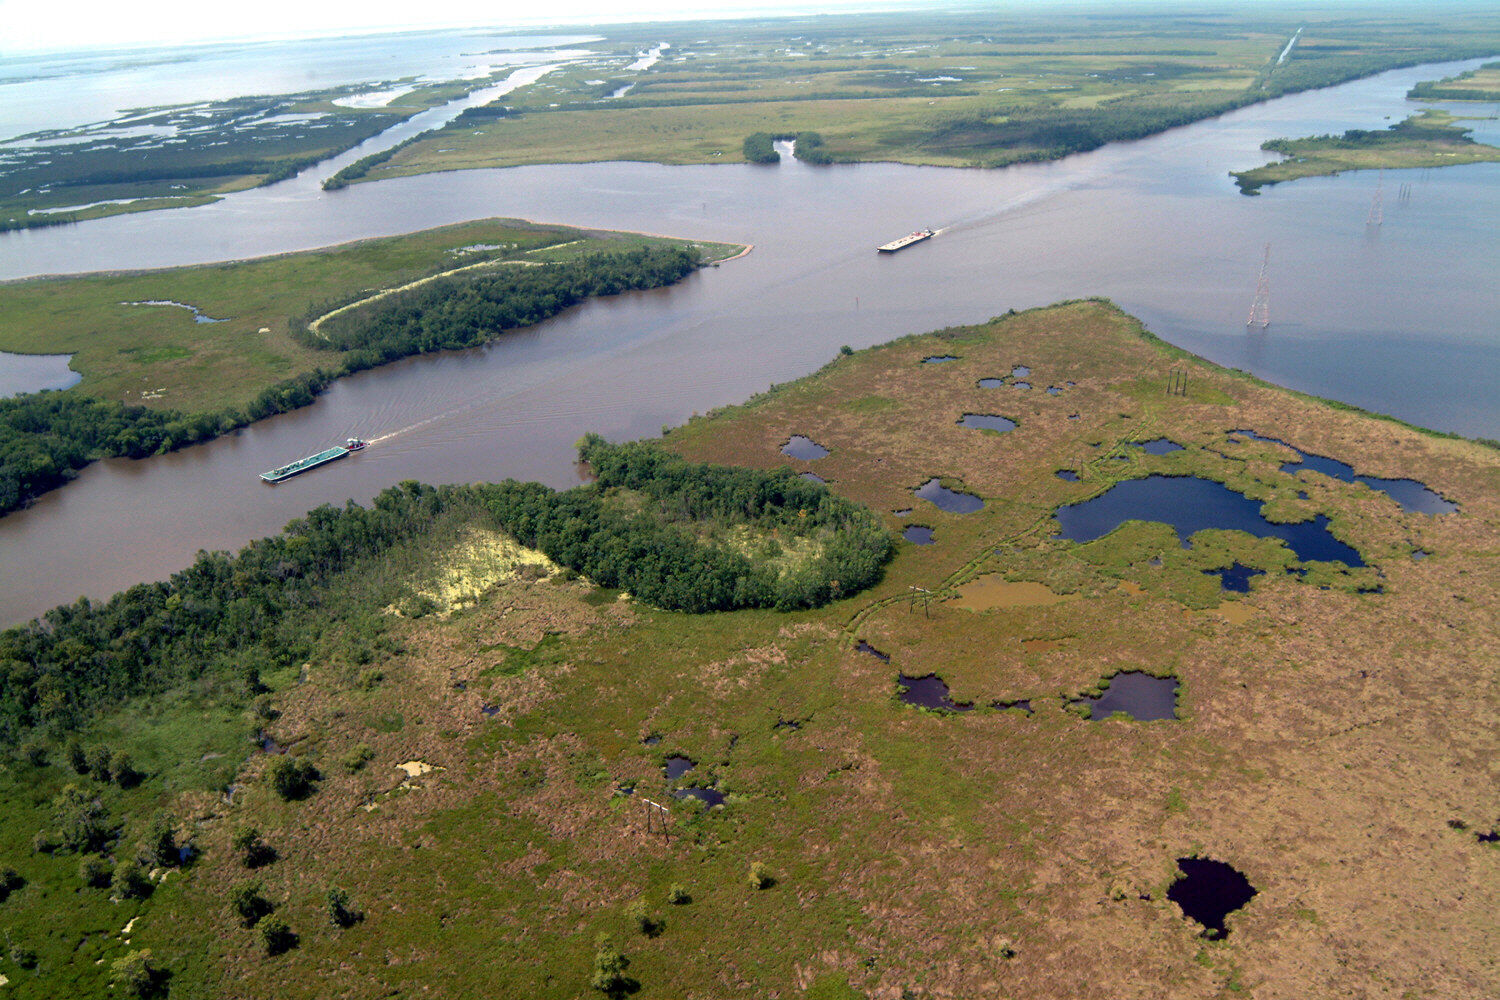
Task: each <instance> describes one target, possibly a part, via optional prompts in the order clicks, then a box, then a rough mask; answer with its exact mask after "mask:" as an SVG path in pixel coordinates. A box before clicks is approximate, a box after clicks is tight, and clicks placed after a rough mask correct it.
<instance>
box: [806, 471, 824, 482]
mask: <svg viewBox="0 0 1500 1000" xmlns="http://www.w3.org/2000/svg"><path fill="white" fill-rule="evenodd" d="M802 478H803V479H806V480H807V481H808V482H810V483H826V482H828V480H826V479H824V478H823V477H822V476H820V475H818V474H817V473H816V472H804V473H802Z"/></svg>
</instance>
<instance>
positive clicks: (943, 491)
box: [913, 477, 984, 514]
mask: <svg viewBox="0 0 1500 1000" xmlns="http://www.w3.org/2000/svg"><path fill="white" fill-rule="evenodd" d="M913 492H914V493H916V495H917V496H919V497H921V498H922V499H923V500H926V501H927V502H928V503H930V504H933V505H934V506H936V507H937V508H938V510H946V511H947V512H948V513H950V514H972V513H974V512H975V511H976V510H982V509H983V508H984V501H983V500H981V499H979V498H978V497H977V496H975V495H974V494H972V493H960V492H959V491H957V490H950V489H949V488H948V487H946V486H944V485H943V484H942V481H941V480H939V479H938V478H937V477H933V478H932V479H929V480H927V482H925V483H923V484H922V485H921V486H918V487H917V488H916V489H915V490H913Z"/></svg>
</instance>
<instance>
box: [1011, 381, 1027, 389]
mask: <svg viewBox="0 0 1500 1000" xmlns="http://www.w3.org/2000/svg"><path fill="white" fill-rule="evenodd" d="M1011 385H1013V386H1015V387H1016V388H1017V389H1030V388H1031V383H1030V382H1012V383H1011Z"/></svg>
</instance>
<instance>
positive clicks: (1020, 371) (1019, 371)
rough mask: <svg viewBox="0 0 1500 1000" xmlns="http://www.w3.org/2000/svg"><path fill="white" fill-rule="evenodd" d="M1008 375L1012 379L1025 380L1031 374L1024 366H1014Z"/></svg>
mask: <svg viewBox="0 0 1500 1000" xmlns="http://www.w3.org/2000/svg"><path fill="white" fill-rule="evenodd" d="M1010 373H1011V375H1012V376H1013V377H1014V378H1026V377H1027V376H1028V375H1030V374H1031V369H1030V368H1029V367H1028V366H1026V365H1016V366H1015V367H1014V368H1012V369H1011V370H1010Z"/></svg>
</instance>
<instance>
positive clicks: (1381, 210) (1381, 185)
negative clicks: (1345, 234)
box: [1365, 170, 1385, 226]
mask: <svg viewBox="0 0 1500 1000" xmlns="http://www.w3.org/2000/svg"><path fill="white" fill-rule="evenodd" d="M1384 195H1385V171H1384V170H1382V171H1381V172H1380V180H1379V181H1378V182H1377V183H1376V185H1375V200H1374V201H1372V202H1370V217H1369V218H1368V219H1366V220H1365V225H1367V226H1378V225H1380V224H1381V223H1382V222H1384V221H1385V203H1384Z"/></svg>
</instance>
